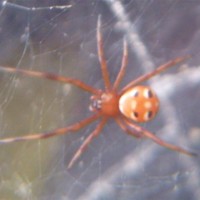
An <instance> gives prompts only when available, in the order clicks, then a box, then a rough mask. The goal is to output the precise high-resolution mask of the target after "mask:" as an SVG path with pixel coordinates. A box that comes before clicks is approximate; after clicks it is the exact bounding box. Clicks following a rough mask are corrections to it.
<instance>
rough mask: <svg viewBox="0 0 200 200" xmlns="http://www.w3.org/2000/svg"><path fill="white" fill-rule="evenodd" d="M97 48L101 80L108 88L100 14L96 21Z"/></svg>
mask: <svg viewBox="0 0 200 200" xmlns="http://www.w3.org/2000/svg"><path fill="white" fill-rule="evenodd" d="M97 48H98V57H99V62H100V64H101V71H102V76H103V80H104V84H105V89H106V90H110V88H111V85H110V79H109V73H108V67H107V63H106V58H105V55H104V50H103V38H102V33H101V15H99V17H98V22H97Z"/></svg>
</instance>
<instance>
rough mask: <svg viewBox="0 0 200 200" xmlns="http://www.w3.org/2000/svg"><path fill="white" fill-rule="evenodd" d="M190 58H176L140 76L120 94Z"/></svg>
mask: <svg viewBox="0 0 200 200" xmlns="http://www.w3.org/2000/svg"><path fill="white" fill-rule="evenodd" d="M188 58H190V56H184V57H179V58H175V59H174V60H171V61H169V62H167V63H165V64H164V65H161V66H160V67H158V68H157V69H155V70H154V71H152V72H150V73H147V74H145V75H143V76H140V77H139V78H137V79H135V80H133V81H132V82H130V83H129V84H128V85H126V86H125V87H124V88H123V89H122V90H121V91H120V94H123V93H124V92H125V91H127V90H128V89H130V88H131V87H133V86H134V85H137V84H138V83H141V82H143V81H147V80H148V79H150V78H151V77H152V76H155V75H157V74H159V73H161V72H162V71H164V70H166V69H168V68H170V67H172V66H175V65H177V64H179V63H181V62H183V61H185V60H186V59H188Z"/></svg>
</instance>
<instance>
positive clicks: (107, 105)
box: [89, 92, 120, 117]
mask: <svg viewBox="0 0 200 200" xmlns="http://www.w3.org/2000/svg"><path fill="white" fill-rule="evenodd" d="M90 99H91V101H92V102H91V105H90V107H89V108H90V110H91V111H93V112H94V111H96V112H100V113H103V114H104V115H105V116H108V117H114V116H116V115H118V114H119V112H120V111H119V95H117V94H116V93H114V92H101V93H100V94H99V95H93V96H91V98H90ZM111 105H112V106H111Z"/></svg>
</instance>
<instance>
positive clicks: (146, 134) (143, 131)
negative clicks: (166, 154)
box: [124, 119, 197, 156]
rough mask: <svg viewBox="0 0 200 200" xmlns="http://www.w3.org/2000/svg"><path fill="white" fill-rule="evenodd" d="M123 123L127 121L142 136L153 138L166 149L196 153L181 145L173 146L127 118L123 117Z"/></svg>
mask: <svg viewBox="0 0 200 200" xmlns="http://www.w3.org/2000/svg"><path fill="white" fill-rule="evenodd" d="M124 121H125V123H127V125H128V126H130V127H132V128H133V129H134V130H135V131H137V132H138V133H141V134H143V135H144V136H146V137H148V138H150V139H151V140H153V141H154V142H155V143H157V144H159V145H160V146H163V147H166V148H168V149H171V150H173V151H178V152H180V153H183V154H186V155H189V156H197V154H196V153H193V152H190V151H187V150H185V149H183V148H181V147H178V146H175V145H173V144H169V143H167V142H165V141H163V140H161V139H160V138H158V137H157V136H155V135H154V134H153V133H151V132H149V131H148V130H146V129H144V128H143V127H140V126H138V125H136V124H134V123H131V122H130V121H129V120H127V119H124Z"/></svg>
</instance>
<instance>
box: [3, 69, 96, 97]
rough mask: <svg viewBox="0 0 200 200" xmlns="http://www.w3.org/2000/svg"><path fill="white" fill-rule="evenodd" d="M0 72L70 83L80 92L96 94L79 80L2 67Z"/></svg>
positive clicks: (93, 89)
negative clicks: (80, 90)
mask: <svg viewBox="0 0 200 200" xmlns="http://www.w3.org/2000/svg"><path fill="white" fill-rule="evenodd" d="M0 71H4V72H13V73H19V74H23V75H28V76H32V77H39V78H46V79H50V80H54V81H58V82H63V83H70V84H72V85H75V86H77V87H79V88H81V89H82V90H85V91H87V92H90V93H92V94H98V90H97V89H95V88H93V87H91V86H89V85H87V84H85V83H83V82H82V81H79V80H77V79H73V78H68V77H65V76H59V75H55V74H51V73H46V72H38V71H29V70H24V69H16V68H11V67H2V66H0Z"/></svg>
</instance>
